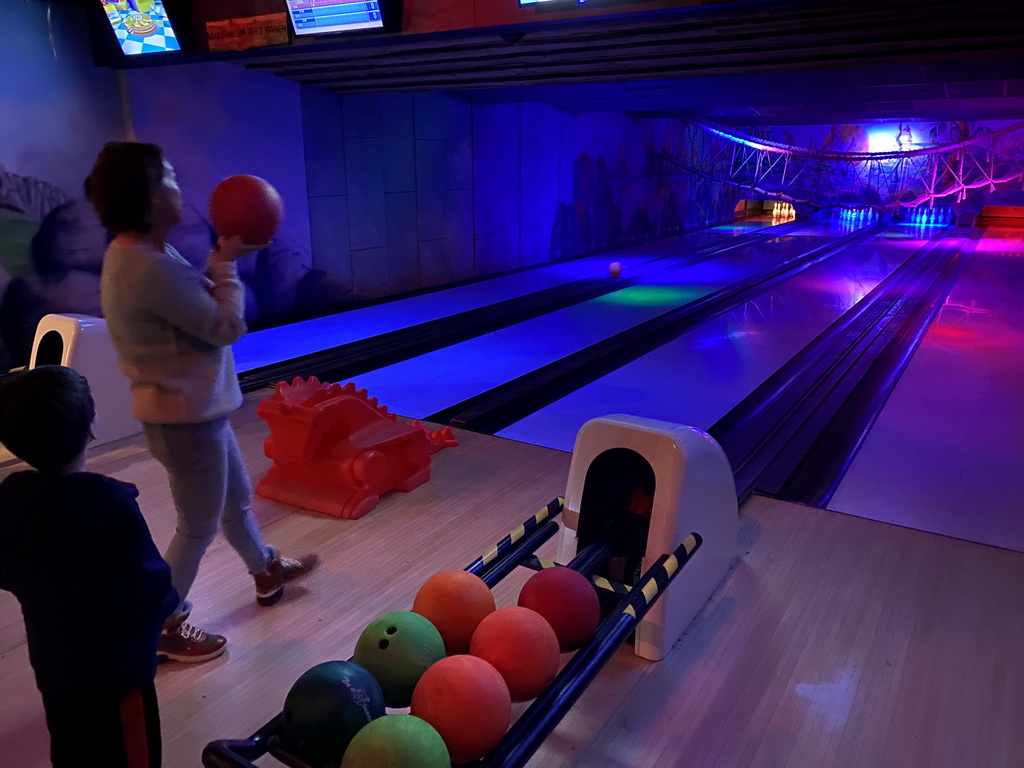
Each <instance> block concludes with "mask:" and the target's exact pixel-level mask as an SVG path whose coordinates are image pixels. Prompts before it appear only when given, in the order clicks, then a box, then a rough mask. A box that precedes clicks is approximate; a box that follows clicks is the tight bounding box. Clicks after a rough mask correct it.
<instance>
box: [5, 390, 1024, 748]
mask: <svg viewBox="0 0 1024 768" xmlns="http://www.w3.org/2000/svg"><path fill="white" fill-rule="evenodd" d="M255 402H256V399H255V398H250V399H249V400H248V401H247V403H246V405H245V406H244V407H243V409H242V410H241V411H240V412H239V413H238V415H237V419H236V428H237V429H238V432H239V438H240V442H241V443H242V447H243V451H244V452H245V455H246V457H247V460H248V463H249V468H250V471H251V472H252V474H253V476H254V477H258V476H259V475H260V474H261V473H262V472H264V471H265V470H266V469H267V467H268V464H269V462H268V461H267V459H266V458H265V457H264V456H263V454H262V449H261V443H262V440H263V437H264V435H265V428H264V425H263V424H262V422H260V421H259V420H258V419H257V418H256V416H255ZM459 437H460V439H461V440H462V444H461V446H459V447H458V448H453V449H446V450H444V451H442V452H440V453H438V454H436V455H435V457H434V477H433V479H432V480H431V481H430V482H429V483H427V484H426V485H424V486H422V487H420V488H419V489H417V490H416V491H414V492H412V493H410V494H393V495H391V496H389V497H387V498H386V499H385V500H384V501H382V502H381V504H380V505H379V506H378V508H377V509H376V510H375V511H374V512H372V513H371V514H370V515H368V516H367V517H365V518H364V519H362V520H360V521H357V522H347V521H339V520H335V519H332V518H327V517H323V516H319V515H315V514H311V513H306V512H303V511H301V510H295V509H292V508H288V507H283V506H281V505H277V504H274V503H270V502H267V501H264V500H258V501H257V513H258V516H259V518H260V520H261V521H262V524H263V526H264V530H265V532H266V534H267V536H268V539H269V540H270V541H271V542H272V543H274V544H276V545H278V546H280V547H282V548H283V549H284V550H285V551H286V552H289V553H297V552H306V551H309V550H316V551H318V552H320V553H321V554H322V555H323V556H324V558H325V566H324V568H323V569H322V571H320V572H319V573H318V574H316V575H315V576H314V577H312V578H311V579H310V580H309V582H308V584H307V585H306V586H305V587H304V588H289V591H288V594H287V596H286V599H285V600H284V601H282V603H280V604H279V605H277V606H275V607H273V608H269V609H261V608H258V607H257V606H256V604H255V602H254V600H253V594H252V583H251V580H250V579H249V578H248V576H247V574H246V573H245V571H244V569H243V567H242V565H241V562H240V560H239V559H238V558H237V556H236V555H235V554H234V553H233V552H232V551H231V550H230V549H228V548H227V546H226V545H225V544H224V542H223V541H221V540H218V541H217V542H216V543H215V545H214V546H213V548H212V549H211V551H210V552H209V554H208V555H207V558H206V560H205V561H204V563H203V568H202V570H201V572H200V576H199V581H198V582H197V586H196V588H195V590H194V592H193V594H192V595H191V597H192V599H193V600H194V602H195V603H196V606H197V608H196V611H195V614H194V617H195V619H196V621H197V623H199V624H200V625H202V626H204V627H206V628H208V629H211V630H214V631H218V632H223V633H224V634H226V635H228V637H229V642H230V649H229V652H228V654H227V655H226V656H224V657H223V658H222V659H219V660H217V661H214V662H211V663H208V664H202V665H195V666H187V665H173V664H171V665H163V666H162V667H161V668H160V671H159V676H158V680H157V683H158V690H159V695H160V702H161V710H162V720H163V732H164V755H165V759H164V765H165V766H167V767H168V768H186V767H187V768H196V767H197V766H199V765H200V761H199V755H200V751H201V750H202V747H203V746H204V745H205V744H206V743H207V742H208V741H210V740H211V739H215V738H226V737H239V736H245V735H248V734H249V733H251V732H252V731H253V730H255V729H256V728H257V727H259V726H260V725H262V724H263V723H264V722H266V721H267V720H268V719H269V718H270V717H272V716H273V715H274V714H276V713H277V712H278V711H280V708H281V705H282V703H283V700H284V696H285V693H286V692H287V690H288V687H289V686H290V685H291V683H292V682H293V681H294V680H295V679H296V678H297V677H298V676H299V675H300V674H301V673H302V672H303V671H304V670H305V669H307V668H308V667H310V666H312V665H313V664H315V663H318V662H320V661H325V660H328V659H333V658H348V657H349V656H350V654H351V651H352V648H353V646H354V644H355V640H356V638H357V637H358V635H359V633H360V631H361V630H362V628H363V627H364V626H365V625H366V624H367V623H368V622H369V621H370V620H372V619H373V618H375V617H376V616H378V615H379V614H381V613H384V612H387V611H390V610H399V609H407V608H409V606H410V605H411V602H412V596H413V595H414V593H415V591H416V589H417V588H418V586H419V585H420V583H422V581H423V580H424V579H425V578H426V577H427V576H429V575H430V574H431V573H434V572H436V571H438V570H442V569H446V568H461V567H464V566H465V565H466V564H468V563H469V562H470V561H471V560H472V559H473V558H474V557H475V556H477V555H478V554H479V553H481V552H482V551H484V550H485V549H487V548H488V547H489V546H490V545H492V544H493V543H494V542H495V541H496V540H497V539H499V538H500V537H501V536H502V535H504V534H505V533H506V532H507V531H508V530H510V529H512V528H513V527H515V526H516V525H517V524H518V523H520V522H521V521H522V520H523V519H525V518H526V517H528V516H529V515H530V514H532V513H533V512H534V511H535V510H536V509H538V508H539V507H541V506H542V505H544V504H545V503H547V502H548V501H549V500H550V499H551V498H553V497H555V496H558V495H561V494H562V493H563V491H564V487H565V479H566V476H567V473H568V467H569V458H570V457H569V455H568V454H565V453H561V452H558V451H552V450H549V449H545V448H538V447H536V446H531V445H525V444H521V443H516V442H512V441H508V440H503V439H499V438H493V437H486V436H481V435H476V434H472V433H460V434H459ZM90 468H91V469H92V470H95V471H99V472H104V473H107V474H111V475H114V476H116V477H119V478H122V479H124V480H127V481H130V482H133V483H135V484H136V485H138V486H139V488H140V490H141V492H142V496H141V500H142V506H143V510H144V511H145V514H146V516H147V519H148V520H149V524H150V526H151V528H152V530H153V534H154V538H155V539H156V542H157V544H158V545H159V546H160V547H161V548H162V547H164V546H165V545H166V543H167V541H168V539H169V537H170V534H171V532H172V529H173V512H172V509H171V506H170V502H169V495H168V492H167V489H166V486H165V480H164V476H163V474H162V471H161V470H160V468H159V466H158V465H157V464H156V463H155V462H154V461H153V460H151V459H150V458H149V457H148V455H147V454H146V452H145V451H144V449H142V448H141V447H140V444H139V442H138V441H137V440H127V441H123V442H122V443H121V444H116V445H115V446H113V447H111V448H107V449H106V450H102V451H100V452H98V453H97V454H96V455H94V456H93V457H92V458H91V460H90ZM9 471H11V468H6V469H4V470H0V474H2V473H4V472H9ZM880 503H884V501H882V502H880ZM741 517H742V521H741V544H740V550H739V552H740V558H739V560H738V563H737V566H736V568H735V570H734V571H733V573H732V574H731V575H730V576H729V578H728V579H727V581H726V582H725V583H724V584H723V585H722V587H721V588H720V589H719V591H718V592H717V593H716V594H715V595H714V597H713V598H712V599H711V601H710V602H709V603H708V605H707V606H706V608H705V609H704V611H703V612H702V614H701V615H700V616H699V617H698V618H697V619H696V620H695V622H694V624H693V625H692V626H691V627H690V629H689V631H688V633H687V634H686V635H685V636H684V638H683V639H682V640H681V641H680V642H679V644H678V645H677V646H676V647H675V649H674V650H673V651H672V653H671V654H670V655H669V657H668V658H667V659H665V660H664V661H662V662H660V663H657V664H650V663H647V662H643V661H641V660H640V659H638V658H636V657H635V656H633V655H632V653H631V652H630V651H629V650H628V649H622V650H620V651H619V653H618V654H617V655H616V656H615V657H614V658H613V660H612V661H611V662H610V664H609V665H608V667H607V668H606V669H605V670H604V671H603V672H602V674H601V675H600V676H599V677H598V679H597V680H596V681H595V682H594V683H593V685H592V686H591V688H590V689H589V690H588V691H587V692H586V693H585V694H584V697H583V698H582V699H581V701H580V702H579V703H578V704H577V706H576V707H575V708H574V710H573V711H572V712H571V713H570V714H569V716H568V717H567V718H566V719H565V720H564V721H563V723H562V724H561V726H560V727H559V728H558V729H557V730H556V731H555V733H553V734H552V735H551V737H550V738H549V739H548V741H547V742H546V744H545V745H544V747H543V748H542V750H541V751H540V752H539V753H538V754H537V756H536V757H535V758H534V760H533V761H532V762H531V763H530V765H531V766H533V767H534V768H561V767H563V766H586V767H588V768H591V767H593V768H626V767H627V766H629V767H635V768H641V767H646V766H659V768H660V767H662V766H687V768H710V767H711V766H715V767H716V768H717V767H722V768H725V767H726V766H737V767H739V766H743V767H746V766H764V767H766V768H767V767H768V766H786V767H787V768H818V767H824V766H830V767H831V766H836V767H840V766H842V767H843V768H853V767H856V768H911V767H914V768H917V767H920V768H944V767H945V766H949V767H950V768H965V767H968V768H1003V767H1005V768H1020V766H1024V727H1022V726H1024V652H1022V650H1021V649H1024V555H1021V554H1016V553H1013V552H1009V551H1006V550H1000V549H994V548H990V547H986V546H982V545H978V544H970V543H965V542H962V541H957V540H954V539H949V538H943V537H940V536H936V535H932V534H927V533H920V532H917V531H911V530H907V529H903V528H897V527H893V526H890V525H886V524H882V523H877V522H873V521H870V520H864V519H859V518H855V517H847V516H843V515H840V514H835V513H831V512H825V511H821V510H816V509H809V508H804V507H799V506H795V505H790V504H783V503H779V502H775V501H771V500H768V499H764V498H755V499H753V500H752V501H751V502H750V503H748V504H747V505H746V506H745V508H744V509H743V511H742V515H741ZM546 551H547V552H548V553H549V554H550V553H551V552H552V546H551V544H550V543H549V545H547V550H546ZM98 555H99V556H102V553H98ZM525 575H526V574H522V575H520V574H513V576H512V577H510V578H509V579H507V580H506V582H508V583H506V584H502V585H499V587H498V589H496V596H497V598H498V603H499V605H508V604H512V603H513V602H514V598H515V595H516V594H517V590H518V584H520V583H521V582H522V580H523V579H524V578H525ZM685 588H686V585H685V572H684V573H683V575H682V576H681V577H680V580H679V581H677V582H676V584H675V585H674V586H673V589H685ZM95 597H96V599H97V601H98V602H100V603H102V595H97V596H95ZM83 629H84V630H86V631H95V632H103V631H104V625H103V619H102V616H100V617H98V619H97V622H96V625H95V626H94V627H86V628H83ZM0 755H2V757H0V764H2V765H4V766H11V767H12V768H43V766H46V765H48V761H47V759H46V756H47V736H46V730H45V724H44V721H43V713H42V708H41V704H40V701H39V696H38V694H37V692H36V690H35V686H34V682H33V678H32V673H31V669H30V667H29V665H28V657H27V651H26V647H25V640H24V631H23V627H22V624H21V615H20V612H19V610H18V607H17V604H16V603H15V601H14V600H13V598H12V597H11V596H10V595H9V594H7V593H0ZM82 764H83V766H86V765H90V763H89V761H88V755H87V754H83V763H82ZM274 764H276V763H275V762H274V761H273V760H264V761H262V762H261V765H274Z"/></svg>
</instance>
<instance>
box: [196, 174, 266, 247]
mask: <svg viewBox="0 0 1024 768" xmlns="http://www.w3.org/2000/svg"><path fill="white" fill-rule="evenodd" d="M283 220H284V202H283V201H282V200H281V195H280V194H279V193H278V191H277V190H276V189H274V187H273V186H272V185H271V184H270V182H267V181H264V180H263V179H261V178H259V177H258V176H244V175H243V176H229V177H228V178H226V179H224V181H222V182H221V183H220V184H218V185H217V186H216V187H215V188H214V190H213V193H212V194H211V195H210V221H211V222H213V229H214V231H216V233H217V234H218V235H220V236H221V237H240V238H242V242H243V243H246V244H248V245H263V244H264V243H268V242H270V240H271V239H273V237H274V235H276V234H277V230H279V229H280V228H281V222H282V221H283Z"/></svg>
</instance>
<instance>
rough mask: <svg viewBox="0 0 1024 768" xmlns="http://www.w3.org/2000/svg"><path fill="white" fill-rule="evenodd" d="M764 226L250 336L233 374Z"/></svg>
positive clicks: (749, 224)
mask: <svg viewBox="0 0 1024 768" xmlns="http://www.w3.org/2000/svg"><path fill="white" fill-rule="evenodd" d="M767 226H771V220H770V219H748V220H746V221H741V222H735V223H730V224H724V225H722V226H720V227H715V228H713V229H708V230H701V231H699V232H689V233H687V234H685V235H681V236H679V237H675V238H671V239H669V240H663V241H660V242H658V243H657V244H648V245H640V246H636V247H633V248H628V249H624V250H621V251H615V252H611V253H604V254H601V255H598V256H589V257H586V258H581V259H571V260H569V261H562V262H558V263H555V264H549V265H545V266H540V267H537V268H536V269H530V270H525V271H522V272H517V273H515V274H511V275H505V276H504V277H496V278H493V279H491V280H482V281H479V282H475V283H470V284H469V285H462V286H458V287H456V288H448V289H444V290H439V291H433V292H430V293H424V294H421V295H419V296H411V297H409V298H407V299H400V300H398V301H392V302H387V303H384V304H377V305H374V306H370V307H363V308H361V309H354V310H350V311H348V312H341V313H338V314H333V315H328V316H326V317H318V318H315V319H312V320H305V321H302V322H299V323H292V324H291V325H284V326H280V327H277V328H268V329H266V330H262V331H254V332H253V333H250V334H248V335H247V336H244V337H243V338H242V339H241V340H240V341H239V342H238V343H236V344H235V345H234V353H235V364H236V368H237V370H238V372H239V373H245V372H247V371H252V370H255V369H256V368H262V367H263V366H267V365H274V364H276V363H280V362H283V361H285V360H290V359H292V358H295V357H300V356H302V355H307V354H311V353H314V352H320V351H321V350H324V349H330V348H331V347H336V346H339V345H341V344H348V343H349V342H353V341H360V340H362V339H366V338H369V337H371V336H376V335H378V334H381V333H388V332H389V331H395V330H399V329H401V328H408V327H409V326H412V325H417V324H419V323H424V322H428V321H430V320H437V319H438V318H442V317H446V316H448V315H452V314H456V313H458V312H465V311H467V310H471V309H476V308H478V307H484V306H487V305H488V304H494V303H496V302H499V301H504V300H506V299H513V298H516V297H518V296H523V295H526V294H529V293H533V292H535V291H540V290H544V289H546V288H552V287H555V286H559V285H564V284H565V283H569V282H572V281H574V280H581V279H584V278H589V277H595V276H599V275H607V274H608V265H609V264H610V263H611V262H613V261H618V262H619V263H620V264H622V269H623V271H624V272H625V273H626V274H628V273H629V270H630V268H631V267H632V266H633V265H634V264H639V263H642V262H644V261H648V260H650V259H653V258H656V257H659V256H665V255H666V254H671V253H678V254H679V255H684V254H686V253H690V252H692V251H696V250H699V249H700V248H704V247H707V246H709V245H713V244H715V243H720V242H725V241H727V240H728V239H729V238H731V237H735V236H736V235H743V234H749V233H751V232H754V231H756V230H758V229H761V228H764V227H767Z"/></svg>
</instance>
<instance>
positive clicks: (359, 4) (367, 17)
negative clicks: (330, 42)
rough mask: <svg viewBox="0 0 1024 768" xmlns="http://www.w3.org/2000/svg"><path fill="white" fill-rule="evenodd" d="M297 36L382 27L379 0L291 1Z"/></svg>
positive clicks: (290, 5) (290, 10) (289, 5)
mask: <svg viewBox="0 0 1024 768" xmlns="http://www.w3.org/2000/svg"><path fill="white" fill-rule="evenodd" d="M288 13H289V15H290V16H291V18H292V26H293V27H294V28H295V34H296V35H321V34H327V33H333V32H349V31H352V30H355V29H383V28H384V19H383V17H382V16H381V12H380V0H288Z"/></svg>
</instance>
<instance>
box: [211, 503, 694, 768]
mask: <svg viewBox="0 0 1024 768" xmlns="http://www.w3.org/2000/svg"><path fill="white" fill-rule="evenodd" d="M564 503H565V500H564V499H562V498H557V499H554V500H553V501H551V502H550V503H549V504H548V505H547V506H545V507H544V508H542V509H541V510H540V511H539V512H537V513H536V514H535V515H533V517H531V518H529V519H528V520H526V521H525V522H524V523H523V524H522V525H520V526H519V527H517V528H516V529H515V530H514V531H511V532H510V533H508V534H507V535H506V536H505V537H503V538H502V539H501V540H500V541H499V542H498V543H497V544H495V545H494V546H493V547H492V548H491V549H490V550H489V551H488V552H486V553H485V554H483V555H481V556H480V557H478V558H477V559H476V560H474V561H473V562H472V563H470V564H469V565H468V566H466V568H465V570H466V571H468V572H470V573H473V574H475V575H476V576H479V577H480V578H481V579H482V580H483V581H484V583H486V584H487V586H488V587H493V586H494V585H495V584H497V583H499V582H500V581H501V580H502V579H504V578H505V577H506V576H508V575H509V574H510V573H512V571H514V570H515V569H516V568H518V567H519V566H523V567H527V568H533V569H535V570H536V569H539V568H543V567H546V564H545V561H541V560H539V559H538V558H537V557H535V556H534V552H536V550H537V549H538V548H539V547H540V546H541V545H542V544H544V543H545V542H546V541H548V540H549V539H551V538H552V537H553V536H554V535H555V534H556V533H558V521H557V519H556V518H557V517H558V515H560V514H561V512H562V509H563V506H564ZM612 538H613V537H612V536H609V537H605V538H603V539H599V540H597V541H595V542H594V543H592V544H590V545H588V546H587V547H585V548H583V549H582V550H581V551H580V552H579V553H578V554H577V556H576V557H575V558H573V560H572V562H570V563H569V564H568V565H567V566H564V567H567V568H572V569H573V570H576V571H579V572H580V573H582V574H584V575H585V576H588V577H589V578H591V580H592V581H594V582H595V586H597V587H598V588H599V589H602V590H604V591H606V592H608V591H611V592H613V593H614V594H616V595H618V596H619V597H621V599H620V600H619V602H618V604H617V606H616V607H615V609H614V610H612V611H611V612H610V613H608V615H607V616H606V617H605V618H604V620H603V621H602V622H601V624H600V625H599V626H598V628H597V631H596V632H595V633H594V636H593V637H592V638H591V639H590V641H589V642H588V643H587V644H586V645H584V646H583V647H582V648H580V649H579V650H578V651H576V653H575V655H574V656H573V657H572V658H571V659H570V660H569V661H568V662H567V663H566V664H565V666H564V667H563V668H562V670H561V672H559V674H558V676H557V677H556V678H555V679H554V681H553V682H552V683H551V685H550V686H548V688H547V689H546V690H545V691H544V692H543V693H541V694H540V696H538V697H537V698H536V699H534V701H533V703H532V704H531V705H530V707H529V708H528V709H527V710H526V711H525V712H523V714H522V715H521V716H520V717H519V719H518V720H517V721H516V722H515V723H513V724H512V726H511V728H509V730H508V732H507V733H506V734H505V737H504V738H503V739H502V740H501V742H499V744H498V745H497V746H496V747H495V748H494V749H493V750H492V751H491V752H490V753H489V754H487V755H486V756H485V757H483V758H482V759H480V760H477V761H474V762H472V763H464V764H461V765H464V766H472V768H521V766H525V765H526V763H527V762H528V761H529V760H530V758H531V757H532V756H533V754H534V753H535V752H536V751H537V750H538V749H539V748H540V746H541V744H542V743H543V742H544V739H546V738H547V737H548V735H550V733H551V732H552V731H553V730H554V729H555V728H556V727H557V726H558V724H559V723H560V722H561V721H562V718H563V717H565V715H566V713H567V712H568V711H569V710H570V709H571V708H572V706H573V704H575V703H576V701H577V700H578V699H579V697H580V696H582V695H583V693H584V691H586V689H587V686H589V685H590V683H591V682H592V681H593V679H594V678H595V677H596V676H597V674H598V673H599V672H600V671H601V670H602V669H603V668H604V666H605V665H606V664H607V663H608V661H609V660H610V659H611V657H612V656H613V655H614V654H615V652H616V651H617V650H618V649H619V647H620V646H621V645H622V644H623V643H624V642H626V641H627V640H628V639H629V637H630V636H631V635H632V634H633V632H634V631H635V629H636V626H637V624H639V623H640V621H641V620H642V619H643V618H644V616H646V615H647V612H648V611H649V610H650V608H651V606H653V605H654V603H655V602H656V601H657V600H658V598H659V597H660V596H661V595H662V593H663V592H664V591H665V589H666V588H667V587H668V585H669V584H671V583H672V581H673V580H674V579H675V578H676V576H678V575H679V572H680V571H681V570H682V569H683V567H685V566H686V564H687V563H689V562H690V560H691V558H692V557H693V555H694V553H695V552H696V551H697V550H698V549H699V548H700V546H701V543H702V539H701V537H700V534H698V533H690V535H689V536H687V537H686V538H685V539H683V541H682V542H681V543H680V544H679V546H678V547H676V549H675V551H674V552H671V553H665V554H663V555H662V556H661V557H659V558H658V559H657V560H656V561H655V562H654V564H653V565H652V566H651V567H650V568H648V569H647V571H646V572H645V573H644V574H643V576H642V577H641V578H640V580H639V581H638V582H637V584H636V586H634V587H626V586H625V585H621V584H615V583H613V582H609V581H608V580H607V579H604V578H602V577H596V576H594V575H593V574H594V572H595V571H596V570H597V569H598V568H600V567H601V565H603V564H604V562H606V561H607V559H608V556H609V553H610V552H611V548H612ZM282 724H283V715H282V714H278V715H277V716H275V717H274V718H273V719H272V720H270V721H269V722H268V723H266V725H264V726H263V727H262V728H260V729H259V730H258V731H256V732H255V733H254V734H252V735H251V736H249V738H247V739H234V740H230V739H223V740H218V741H213V742H210V743H209V744H207V746H206V748H205V749H204V750H203V755H202V761H203V765H204V766H205V768H257V766H255V765H254V764H253V762H252V761H253V760H258V759H259V758H261V757H263V756H265V755H268V754H269V755H271V756H272V757H274V758H275V759H276V760H278V761H279V762H280V763H282V764H284V765H286V766H288V768H317V766H313V765H310V764H309V763H307V762H305V761H303V760H302V759H301V758H300V757H299V756H297V755H295V754H293V753H292V752H290V751H289V749H288V748H287V746H286V745H285V744H284V743H283V741H282V739H281V728H282Z"/></svg>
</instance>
